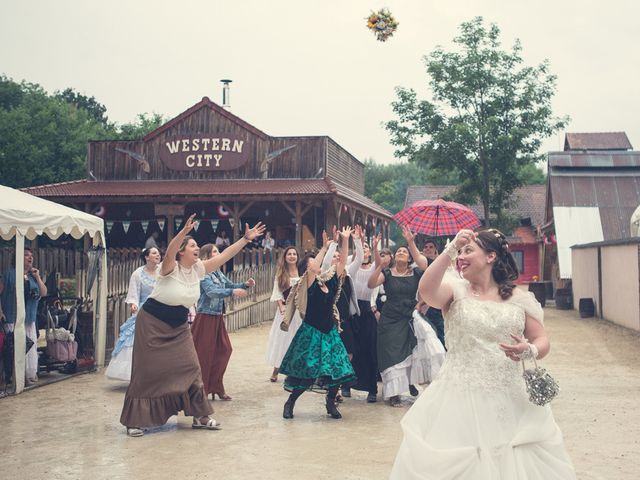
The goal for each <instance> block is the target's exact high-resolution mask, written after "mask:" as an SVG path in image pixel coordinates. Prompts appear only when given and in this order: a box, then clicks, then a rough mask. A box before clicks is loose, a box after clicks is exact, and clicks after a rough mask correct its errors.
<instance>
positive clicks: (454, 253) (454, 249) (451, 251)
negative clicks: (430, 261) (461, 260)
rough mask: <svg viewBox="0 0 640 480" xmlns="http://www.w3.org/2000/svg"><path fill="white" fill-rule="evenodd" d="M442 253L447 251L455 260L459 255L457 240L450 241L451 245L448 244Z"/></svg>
mask: <svg viewBox="0 0 640 480" xmlns="http://www.w3.org/2000/svg"><path fill="white" fill-rule="evenodd" d="M442 253H446V254H447V255H449V258H450V259H451V260H455V259H456V258H457V257H458V247H456V244H455V242H453V241H452V242H449V245H447V246H446V248H445V249H444V251H443V252H442Z"/></svg>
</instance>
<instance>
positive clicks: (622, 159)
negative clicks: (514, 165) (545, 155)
mask: <svg viewBox="0 0 640 480" xmlns="http://www.w3.org/2000/svg"><path fill="white" fill-rule="evenodd" d="M639 166H640V152H611V151H609V152H550V153H549V167H566V168H567V169H572V170H574V169H576V168H577V167H578V168H603V169H606V168H619V167H631V168H633V167H639ZM572 174H573V173H572Z"/></svg>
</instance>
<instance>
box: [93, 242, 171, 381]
mask: <svg viewBox="0 0 640 480" xmlns="http://www.w3.org/2000/svg"><path fill="white" fill-rule="evenodd" d="M142 259H143V260H144V262H145V264H144V265H143V266H141V267H140V268H137V269H136V270H134V271H133V273H132V274H131V278H130V279H129V291H128V292H127V298H126V299H125V303H126V304H128V305H129V312H130V315H131V316H130V317H129V318H128V319H127V321H126V322H124V323H123V324H122V325H121V326H120V336H119V337H118V341H117V342H116V346H115V347H113V352H111V361H110V362H109V366H108V367H107V369H106V371H105V372H104V374H105V375H106V376H107V378H110V379H112V380H123V381H125V382H128V381H130V380H131V357H132V355H133V337H134V333H135V330H136V317H137V313H138V310H139V309H140V306H142V304H143V303H144V302H145V301H146V300H147V298H148V297H149V295H151V292H152V291H153V287H154V286H155V284H156V270H157V269H158V265H159V264H160V261H161V260H162V257H161V255H160V250H158V249H157V248H156V247H151V248H145V249H143V250H142Z"/></svg>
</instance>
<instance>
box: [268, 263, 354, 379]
mask: <svg viewBox="0 0 640 480" xmlns="http://www.w3.org/2000/svg"><path fill="white" fill-rule="evenodd" d="M338 282H339V280H338V275H334V276H333V277H331V278H330V279H329V280H328V281H327V282H326V283H325V285H326V286H327V288H328V292H327V293H325V292H323V291H322V289H321V288H320V285H319V284H318V281H317V280H315V281H314V282H313V284H311V286H310V287H309V292H308V298H307V312H306V315H305V318H304V321H303V322H302V325H301V326H300V328H299V329H298V332H297V333H296V335H295V337H293V340H292V341H291V345H290V346H289V349H288V350H287V353H286V354H285V356H284V358H283V359H282V364H281V365H280V373H282V374H284V375H287V378H286V379H285V381H284V388H285V390H287V391H293V390H296V389H305V390H320V391H325V390H327V389H329V388H331V387H337V386H339V385H350V384H352V383H354V382H355V379H356V376H355V372H354V370H353V367H352V366H351V362H350V361H349V356H348V355H347V350H346V349H345V348H344V344H343V343H342V340H341V339H340V334H339V333H338V330H337V328H336V326H335V322H334V320H333V304H334V301H335V297H336V293H337V292H338Z"/></svg>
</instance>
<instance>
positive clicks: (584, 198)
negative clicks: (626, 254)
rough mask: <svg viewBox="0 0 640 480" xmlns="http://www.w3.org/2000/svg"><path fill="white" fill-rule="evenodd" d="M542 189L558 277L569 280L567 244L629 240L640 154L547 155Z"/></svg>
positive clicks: (639, 195)
mask: <svg viewBox="0 0 640 480" xmlns="http://www.w3.org/2000/svg"><path fill="white" fill-rule="evenodd" d="M548 185H549V193H550V201H551V203H552V204H551V207H552V210H551V213H552V215H553V219H552V220H553V223H554V226H555V231H556V238H557V241H558V259H559V265H560V273H561V277H562V278H571V265H570V264H571V252H570V250H569V248H570V247H571V246H572V245H576V244H581V243H590V242H596V241H603V240H604V241H609V240H617V239H622V238H628V237H630V236H631V228H630V221H631V215H632V214H633V212H634V211H635V209H636V208H637V207H638V204H640V152H611V151H608V152H600V153H598V152H588V153H578V152H552V153H550V154H549V184H548ZM567 212H569V213H567ZM583 212H589V213H583ZM550 220H551V219H550Z"/></svg>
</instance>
